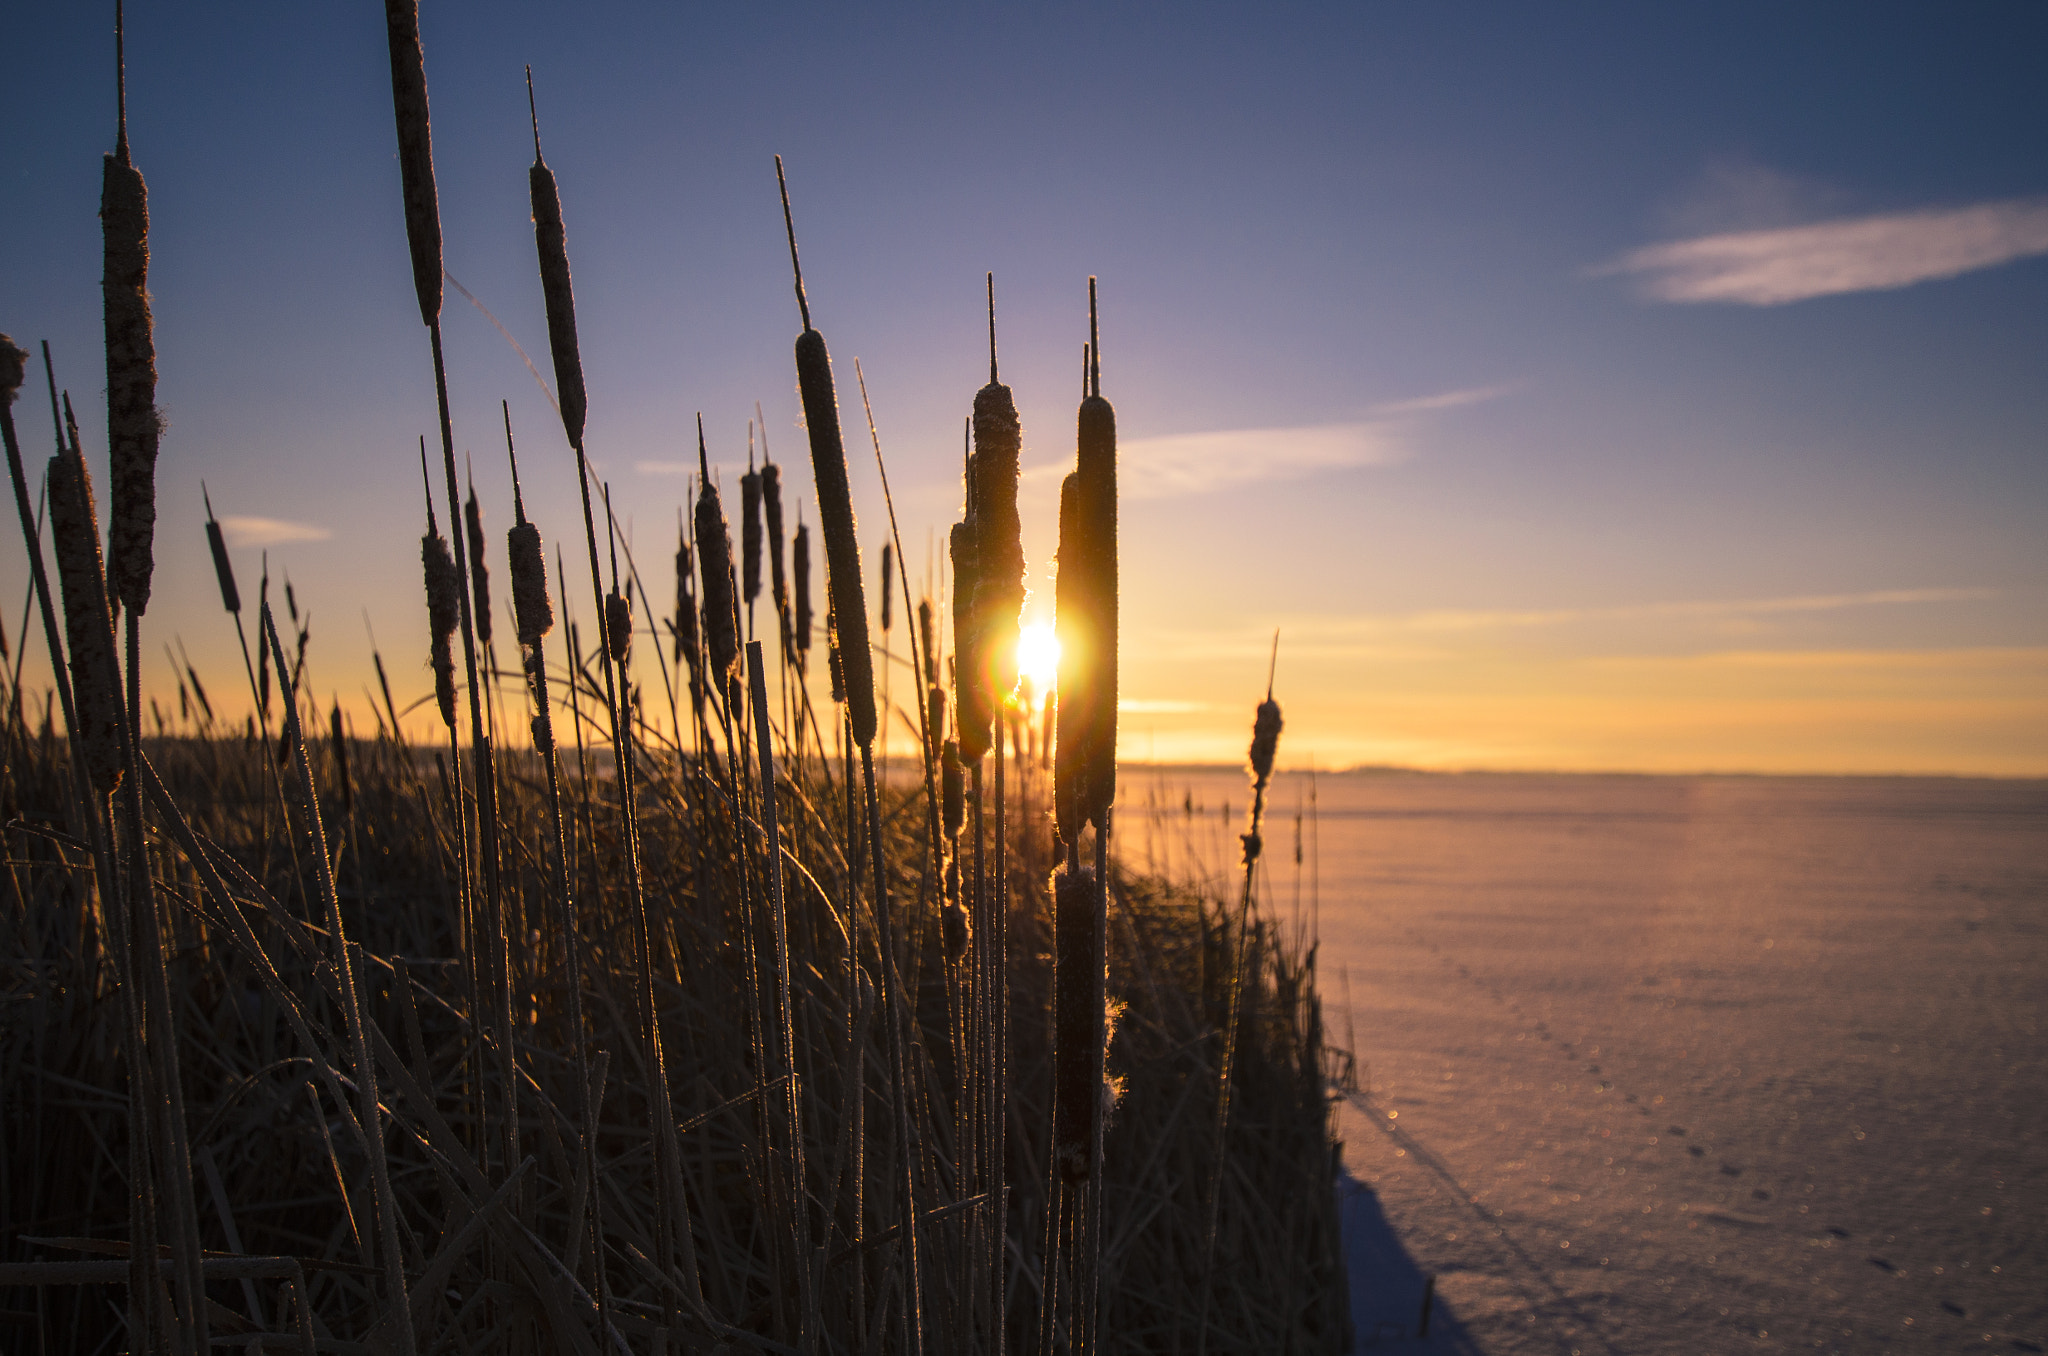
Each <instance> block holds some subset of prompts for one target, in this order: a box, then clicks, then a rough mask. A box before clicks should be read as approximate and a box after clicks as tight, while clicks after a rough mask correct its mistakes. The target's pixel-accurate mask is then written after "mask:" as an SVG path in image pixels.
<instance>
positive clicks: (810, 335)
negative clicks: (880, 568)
mask: <svg viewBox="0 0 2048 1356" xmlns="http://www.w3.org/2000/svg"><path fill="white" fill-rule="evenodd" d="M775 178H776V182H777V184H778V186H779V187H780V188H781V190H782V221H783V225H784V227H785V228H787V230H788V233H789V262H790V268H791V271H792V272H793V273H795V275H796V295H797V307H798V309H799V310H800V311H801V312H802V315H803V326H804V327H803V332H802V333H801V334H799V335H797V338H796V384H797V394H798V395H799V396H801V397H802V398H803V404H804V427H805V429H806V431H807V432H808V433H809V434H810V438H811V484H812V485H813V487H815V489H816V490H817V494H818V519H819V524H820V526H821V527H822V528H823V529H824V532H825V587H826V589H827V590H829V591H830V593H831V595H832V614H833V617H834V619H835V625H836V631H837V636H838V640H839V664H840V668H841V670H842V673H843V677H844V679H845V684H846V715H847V719H848V721H849V722H850V723H851V725H852V727H853V742H854V743H856V744H858V745H860V746H861V747H862V748H867V747H869V746H870V745H872V744H873V743H874V742H875V734H876V731H877V729H878V728H879V727H878V725H877V722H876V719H875V664H874V656H873V655H872V654H870V653H869V651H868V608H867V598H866V595H865V591H864V590H863V588H862V585H861V577H860V539H859V536H858V529H857V528H856V526H855V524H854V521H853V490H852V487H851V485H850V483H849V482H848V480H847V475H846V446H845V443H844V442H843V441H842V440H841V437H840V432H839V397H838V396H837V395H835V394H834V393H833V389H832V358H831V355H830V354H828V353H827V352H826V350H825V336H824V335H822V334H820V333H818V331H817V330H815V329H813V328H811V305H810V302H809V300H808V299H807V298H806V297H805V295H804V279H803V271H802V269H801V267H800V266H799V265H798V263H797V253H796V225H795V222H794V220H793V219H792V218H791V216H790V213H789V186H788V184H787V183H786V182H784V180H783V177H782V157H780V156H777V157H776V158H775Z"/></svg>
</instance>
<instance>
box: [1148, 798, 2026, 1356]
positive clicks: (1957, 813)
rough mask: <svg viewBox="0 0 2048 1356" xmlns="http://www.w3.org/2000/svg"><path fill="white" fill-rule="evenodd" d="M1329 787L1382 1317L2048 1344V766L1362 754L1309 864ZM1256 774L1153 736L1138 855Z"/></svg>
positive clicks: (1334, 1017) (1343, 975)
mask: <svg viewBox="0 0 2048 1356" xmlns="http://www.w3.org/2000/svg"><path fill="white" fill-rule="evenodd" d="M1307 780H1308V779H1307V778H1306V777H1303V776H1294V777H1283V778H1281V779H1280V781H1279V783H1278V785H1277V786H1276V788H1275V791H1274V795H1273V799H1272V803H1271V808H1270V813H1269V819H1268V823H1267V832H1266V841H1267V843H1268V845H1269V846H1268V861H1269V863H1270V867H1269V869H1268V871H1267V874H1266V879H1265V885H1264V892H1263V893H1264V897H1265V907H1267V909H1268V910H1269V913H1270V914H1274V915H1277V916H1280V917H1283V918H1285V917H1290V916H1292V915H1293V914H1294V912H1295V910H1296V907H1297V906H1296V902H1295V901H1296V899H1297V898H1299V900H1300V901H1301V902H1300V905H1299V908H1300V911H1301V913H1302V914H1303V915H1304V916H1306V915H1309V914H1310V913H1311V912H1312V911H1313V906H1314V905H1315V903H1316V902H1317V901H1318V900H1319V901H1320V916H1319V922H1320V936H1321V938H1322V949H1321V953H1320V954H1321V964H1320V970H1321V976H1322V989H1323V993H1324V998H1325V1012H1326V1017H1327V1021H1328V1023H1329V1026H1330V1029H1331V1034H1332V1038H1333V1040H1335V1041H1337V1042H1339V1043H1342V1042H1343V1041H1344V1040H1345V1039H1346V1036H1347V1027H1348V1030H1349V1032H1350V1033H1351V1039H1352V1041H1353V1048H1354V1049H1355V1051H1356V1054H1357V1057H1358V1060H1359V1064H1360V1068H1359V1082H1360V1086H1361V1089H1362V1091H1361V1092H1360V1094H1359V1095H1358V1096H1357V1097H1355V1098H1354V1099H1353V1100H1352V1101H1351V1103H1350V1104H1349V1105H1348V1106H1347V1107H1346V1108H1345V1110H1344V1114H1343V1117H1342V1134H1343V1136H1344V1139H1345V1141H1346V1145H1345V1159H1346V1163H1347V1167H1348V1172H1349V1175H1350V1180H1348V1181H1344V1182H1340V1184H1339V1189H1340V1191H1341V1192H1343V1193H1344V1195H1345V1210H1346V1215H1347V1230H1348V1232H1349V1233H1350V1234H1351V1236H1352V1240H1353V1242H1354V1244H1355V1246H1356V1253H1355V1256H1354V1271H1355V1273H1363V1274H1358V1275H1357V1276H1356V1279H1355V1282H1354V1309H1355V1313H1356V1317H1357V1319H1358V1328H1359V1333H1360V1339H1361V1342H1360V1349H1361V1350H1364V1349H1371V1347H1372V1345H1373V1344H1374V1342H1375V1341H1377V1343H1378V1344H1379V1345H1381V1346H1385V1347H1388V1348H1389V1349H1392V1350H1402V1349H1407V1350H1417V1349H1440V1350H1445V1351H1477V1352H1484V1353H1522V1352H1543V1353H1558V1354H1559V1356H1564V1354H1565V1353H1585V1356H1592V1354H1593V1353H1631V1354H1634V1353H1663V1352H1670V1353H1713V1352H1724V1351H1748V1350H1784V1351H1840V1352H1869V1351H1887V1350H1893V1349H1896V1350H1899V1351H1952V1350H1954V1351H1960V1350H1970V1351H1990V1352H2038V1351H2041V1350H2043V1348H2044V1347H2048V1044H2044V1040H2043V1035H2044V1031H2043V1028H2044V1024H2048V783H2042V782H1989V781H1971V780H1947V779H1833V778H1810V779H1806V778H1802V779H1788V778H1744V777H1687V778H1677V777H1594V776H1525V775H1458V776H1440V775H1424V774H1387V773H1383V774H1349V775H1343V776H1329V775H1324V776H1322V777H1320V778H1318V779H1317V781H1316V786H1315V813H1314V814H1312V815H1307V814H1305V815H1304V817H1303V833H1302V843H1303V852H1302V865H1301V867H1300V868H1299V875H1298V876H1297V868H1296V866H1295V862H1294V851H1293V849H1294V841H1295V839H1294V818H1295V814H1296V809H1297V806H1298V805H1299V806H1301V807H1302V808H1303V809H1304V810H1305V809H1306V808H1307V802H1308V794H1309V788H1308V785H1307ZM1247 800H1248V795H1247V789H1246V785H1245V782H1244V780H1243V778H1242V777H1241V776H1240V775H1234V774H1225V773H1201V774H1190V773H1187V772H1182V771H1171V770H1167V771H1161V772H1159V773H1156V774H1155V773H1153V772H1151V771H1149V770H1146V769H1127V770H1126V773H1125V778H1124V781H1123V784H1122V786H1121V788H1120V793H1119V806H1118V809H1119V816H1118V825H1117V828H1118V835H1119V837H1118V843H1119V851H1120V853H1121V854H1122V855H1124V856H1125V857H1126V858H1127V859H1128V860H1130V861H1132V862H1133V863H1134V864H1137V865H1141V866H1142V865H1144V864H1145V863H1146V861H1147V859H1148V856H1149V859H1150V860H1151V862H1152V864H1153V865H1155V866H1160V867H1167V868H1169V869H1172V870H1176V871H1180V872H1183V873H1184V872H1186V870H1187V869H1188V868H1189V867H1190V866H1191V865H1192V864H1194V863H1195V862H1197V861H1200V860H1203V859H1206V860H1207V861H1209V862H1211V863H1222V862H1225V861H1227V860H1228V858H1227V856H1226V854H1227V853H1228V851H1229V848H1230V840H1229V839H1228V838H1227V837H1226V832H1234V831H1235V830H1236V828H1237V827H1238V826H1237V825H1235V824H1233V825H1230V826H1229V827H1228V830H1226V825H1225V822H1224V815H1223V806H1224V805H1225V804H1226V803H1227V804H1228V806H1229V808H1230V814H1231V815H1233V816H1235V817H1236V818H1238V819H1241V818H1242V816H1243V813H1244V810H1245V807H1246V803H1247ZM1191 804H1192V805H1193V806H1194V807H1196V812H1195V813H1193V814H1192V815H1191V814H1190V813H1189V812H1188V808H1187V807H1188V806H1189V805H1191ZM1347 1008H1348V1011H1347ZM1426 1276H1434V1277H1435V1278H1436V1282H1435V1299H1436V1303H1435V1307H1434V1316H1433V1322H1432V1327H1431V1332H1430V1336H1429V1339H1428V1341H1427V1343H1424V1342H1421V1341H1418V1340H1416V1339H1415V1337H1414V1332H1415V1328H1416V1326H1417V1320H1418V1317H1419V1309H1420V1300H1421V1287H1422V1284H1423V1278H1424V1277H1426Z"/></svg>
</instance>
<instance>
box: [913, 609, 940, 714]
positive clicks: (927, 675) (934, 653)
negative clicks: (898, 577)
mask: <svg viewBox="0 0 2048 1356" xmlns="http://www.w3.org/2000/svg"><path fill="white" fill-rule="evenodd" d="M917 642H918V644H919V645H921V646H923V647H924V650H923V653H924V669H925V671H924V672H923V673H922V674H920V675H918V676H919V680H920V681H922V682H923V683H925V684H926V685H927V686H930V687H937V686H938V682H939V652H938V649H937V648H936V646H935V645H934V643H933V640H932V600H931V599H930V598H928V597H927V598H920V599H918V600H917ZM933 737H934V738H937V736H933Z"/></svg>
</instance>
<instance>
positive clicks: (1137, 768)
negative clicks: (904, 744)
mask: <svg viewBox="0 0 2048 1356" xmlns="http://www.w3.org/2000/svg"><path fill="white" fill-rule="evenodd" d="M1244 771H1245V769H1244V766H1243V765H1242V764H1233V763H1141V762H1119V763H1118V764H1117V772H1118V774H1119V775H1120V776H1125V775H1132V774H1151V773H1162V774H1197V775H1201V776H1209V775H1214V774H1221V773H1238V774H1243V773H1244ZM1311 772H1313V773H1314V775H1316V776H1317V777H1581V778H1610V779H1611V778H1617V777H1638V778H1643V779H1646V780H1648V779H1656V780H1666V781H1677V780H1687V779H1690V780H1705V779H1709V778H1714V779H1721V780H1743V781H1762V780H1769V781H1841V782H1850V781H1854V782H1904V781H1925V782H2019V783H2026V782H2039V783H2041V784H2043V785H2044V786H2048V773H2044V774H2039V775H2034V776H2026V775H2016V774H2005V773H1996V772H1744V771H1730V770H1725V769H1701V770H1697V771H1685V772H1642V771H1636V770H1631V769H1627V768H1579V769H1571V768H1484V767H1475V768H1430V767H1401V766H1399V765H1396V764H1386V763H1366V764H1360V765H1358V766H1354V767H1345V768H1323V767H1319V768H1307V767H1298V766H1297V767H1287V766H1282V767H1280V768H1277V769H1276V770H1275V771H1274V773H1273V775H1274V777H1275V778H1276V779H1277V778H1280V777H1286V776H1306V775H1308V774H1309V773H1311Z"/></svg>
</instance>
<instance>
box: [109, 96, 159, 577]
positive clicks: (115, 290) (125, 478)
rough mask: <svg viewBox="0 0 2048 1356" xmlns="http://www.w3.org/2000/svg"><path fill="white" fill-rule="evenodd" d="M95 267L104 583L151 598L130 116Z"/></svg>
mask: <svg viewBox="0 0 2048 1356" xmlns="http://www.w3.org/2000/svg"><path fill="white" fill-rule="evenodd" d="M100 232H101V239H102V244H103V252H102V272H101V275H100V290H101V302H102V305H103V308H104V316H105V322H106V341H107V465H108V471H109V473H110V477H111V480H112V485H113V497H112V503H111V505H110V506H109V508H110V515H111V517H110V521H109V522H108V524H107V527H108V536H107V583H108V585H109V588H110V591H111V593H112V595H113V598H114V599H116V600H118V602H119V605H121V606H125V607H127V608H128V609H129V611H131V612H133V613H135V614H136V615H137V616H140V615H141V614H142V613H143V611H145V610H146V609H147V608H148V606H149V579H150V572H151V566H152V553H153V548H154V543H155V537H156V454H157V441H158V436H159V431H160V425H159V423H158V420H157V410H156V339H155V337H154V335H153V333H152V331H151V323H150V315H149V190H148V189H147V188H146V187H145V186H144V185H143V182H142V174H141V172H140V171H139V170H137V169H136V168H135V166H134V164H133V163H131V162H130V160H129V158H128V124H127V120H126V118H125V117H124V118H123V120H122V123H121V136H120V144H119V145H118V146H117V147H116V149H115V151H114V153H113V154H112V155H110V156H108V157H106V161H105V163H104V165H103V166H102V168H101V176H100Z"/></svg>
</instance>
